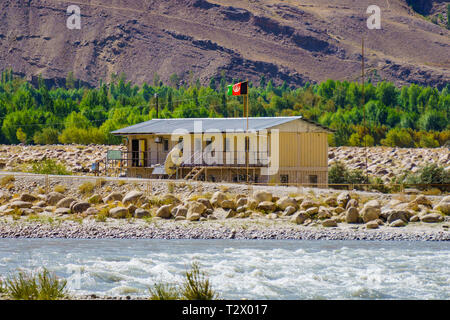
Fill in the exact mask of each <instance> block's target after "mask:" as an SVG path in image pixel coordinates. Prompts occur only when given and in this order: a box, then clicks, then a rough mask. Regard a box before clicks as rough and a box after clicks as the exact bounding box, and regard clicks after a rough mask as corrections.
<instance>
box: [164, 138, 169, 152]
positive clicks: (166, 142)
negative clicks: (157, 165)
mask: <svg viewBox="0 0 450 320" xmlns="http://www.w3.org/2000/svg"><path fill="white" fill-rule="evenodd" d="M163 145H164V151H169V140H167V139H164V140H163Z"/></svg>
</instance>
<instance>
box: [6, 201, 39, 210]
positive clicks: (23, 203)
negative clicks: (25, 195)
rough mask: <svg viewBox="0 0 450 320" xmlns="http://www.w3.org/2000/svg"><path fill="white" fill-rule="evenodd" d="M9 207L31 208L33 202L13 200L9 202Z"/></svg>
mask: <svg viewBox="0 0 450 320" xmlns="http://www.w3.org/2000/svg"><path fill="white" fill-rule="evenodd" d="M9 206H10V208H12V209H24V208H31V207H32V206H33V204H32V203H31V202H26V201H21V200H15V201H13V202H11V203H10V204H9Z"/></svg>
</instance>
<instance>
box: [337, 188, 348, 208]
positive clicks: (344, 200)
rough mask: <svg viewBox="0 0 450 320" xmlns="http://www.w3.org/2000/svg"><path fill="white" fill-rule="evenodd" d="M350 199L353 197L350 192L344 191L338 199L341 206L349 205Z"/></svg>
mask: <svg viewBox="0 0 450 320" xmlns="http://www.w3.org/2000/svg"><path fill="white" fill-rule="evenodd" d="M350 199H351V197H350V193H348V192H342V193H341V194H339V196H338V197H337V199H336V200H337V203H338V205H339V206H340V207H343V208H345V207H346V206H347V202H349V201H350Z"/></svg>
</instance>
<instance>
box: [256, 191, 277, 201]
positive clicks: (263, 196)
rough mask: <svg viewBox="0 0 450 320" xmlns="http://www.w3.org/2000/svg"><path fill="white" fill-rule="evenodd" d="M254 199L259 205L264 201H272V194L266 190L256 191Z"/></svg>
mask: <svg viewBox="0 0 450 320" xmlns="http://www.w3.org/2000/svg"><path fill="white" fill-rule="evenodd" d="M253 199H255V200H256V201H257V202H258V204H259V203H261V202H264V201H270V202H271V201H272V193H270V192H268V191H264V190H260V191H255V192H254V193H253Z"/></svg>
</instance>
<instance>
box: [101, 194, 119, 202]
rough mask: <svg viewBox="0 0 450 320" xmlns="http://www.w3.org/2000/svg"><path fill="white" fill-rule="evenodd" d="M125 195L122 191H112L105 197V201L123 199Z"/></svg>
mask: <svg viewBox="0 0 450 320" xmlns="http://www.w3.org/2000/svg"><path fill="white" fill-rule="evenodd" d="M122 199H123V195H122V194H121V193H120V192H112V193H110V194H109V195H107V196H106V197H105V198H104V199H103V202H104V203H108V202H109V201H122Z"/></svg>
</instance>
